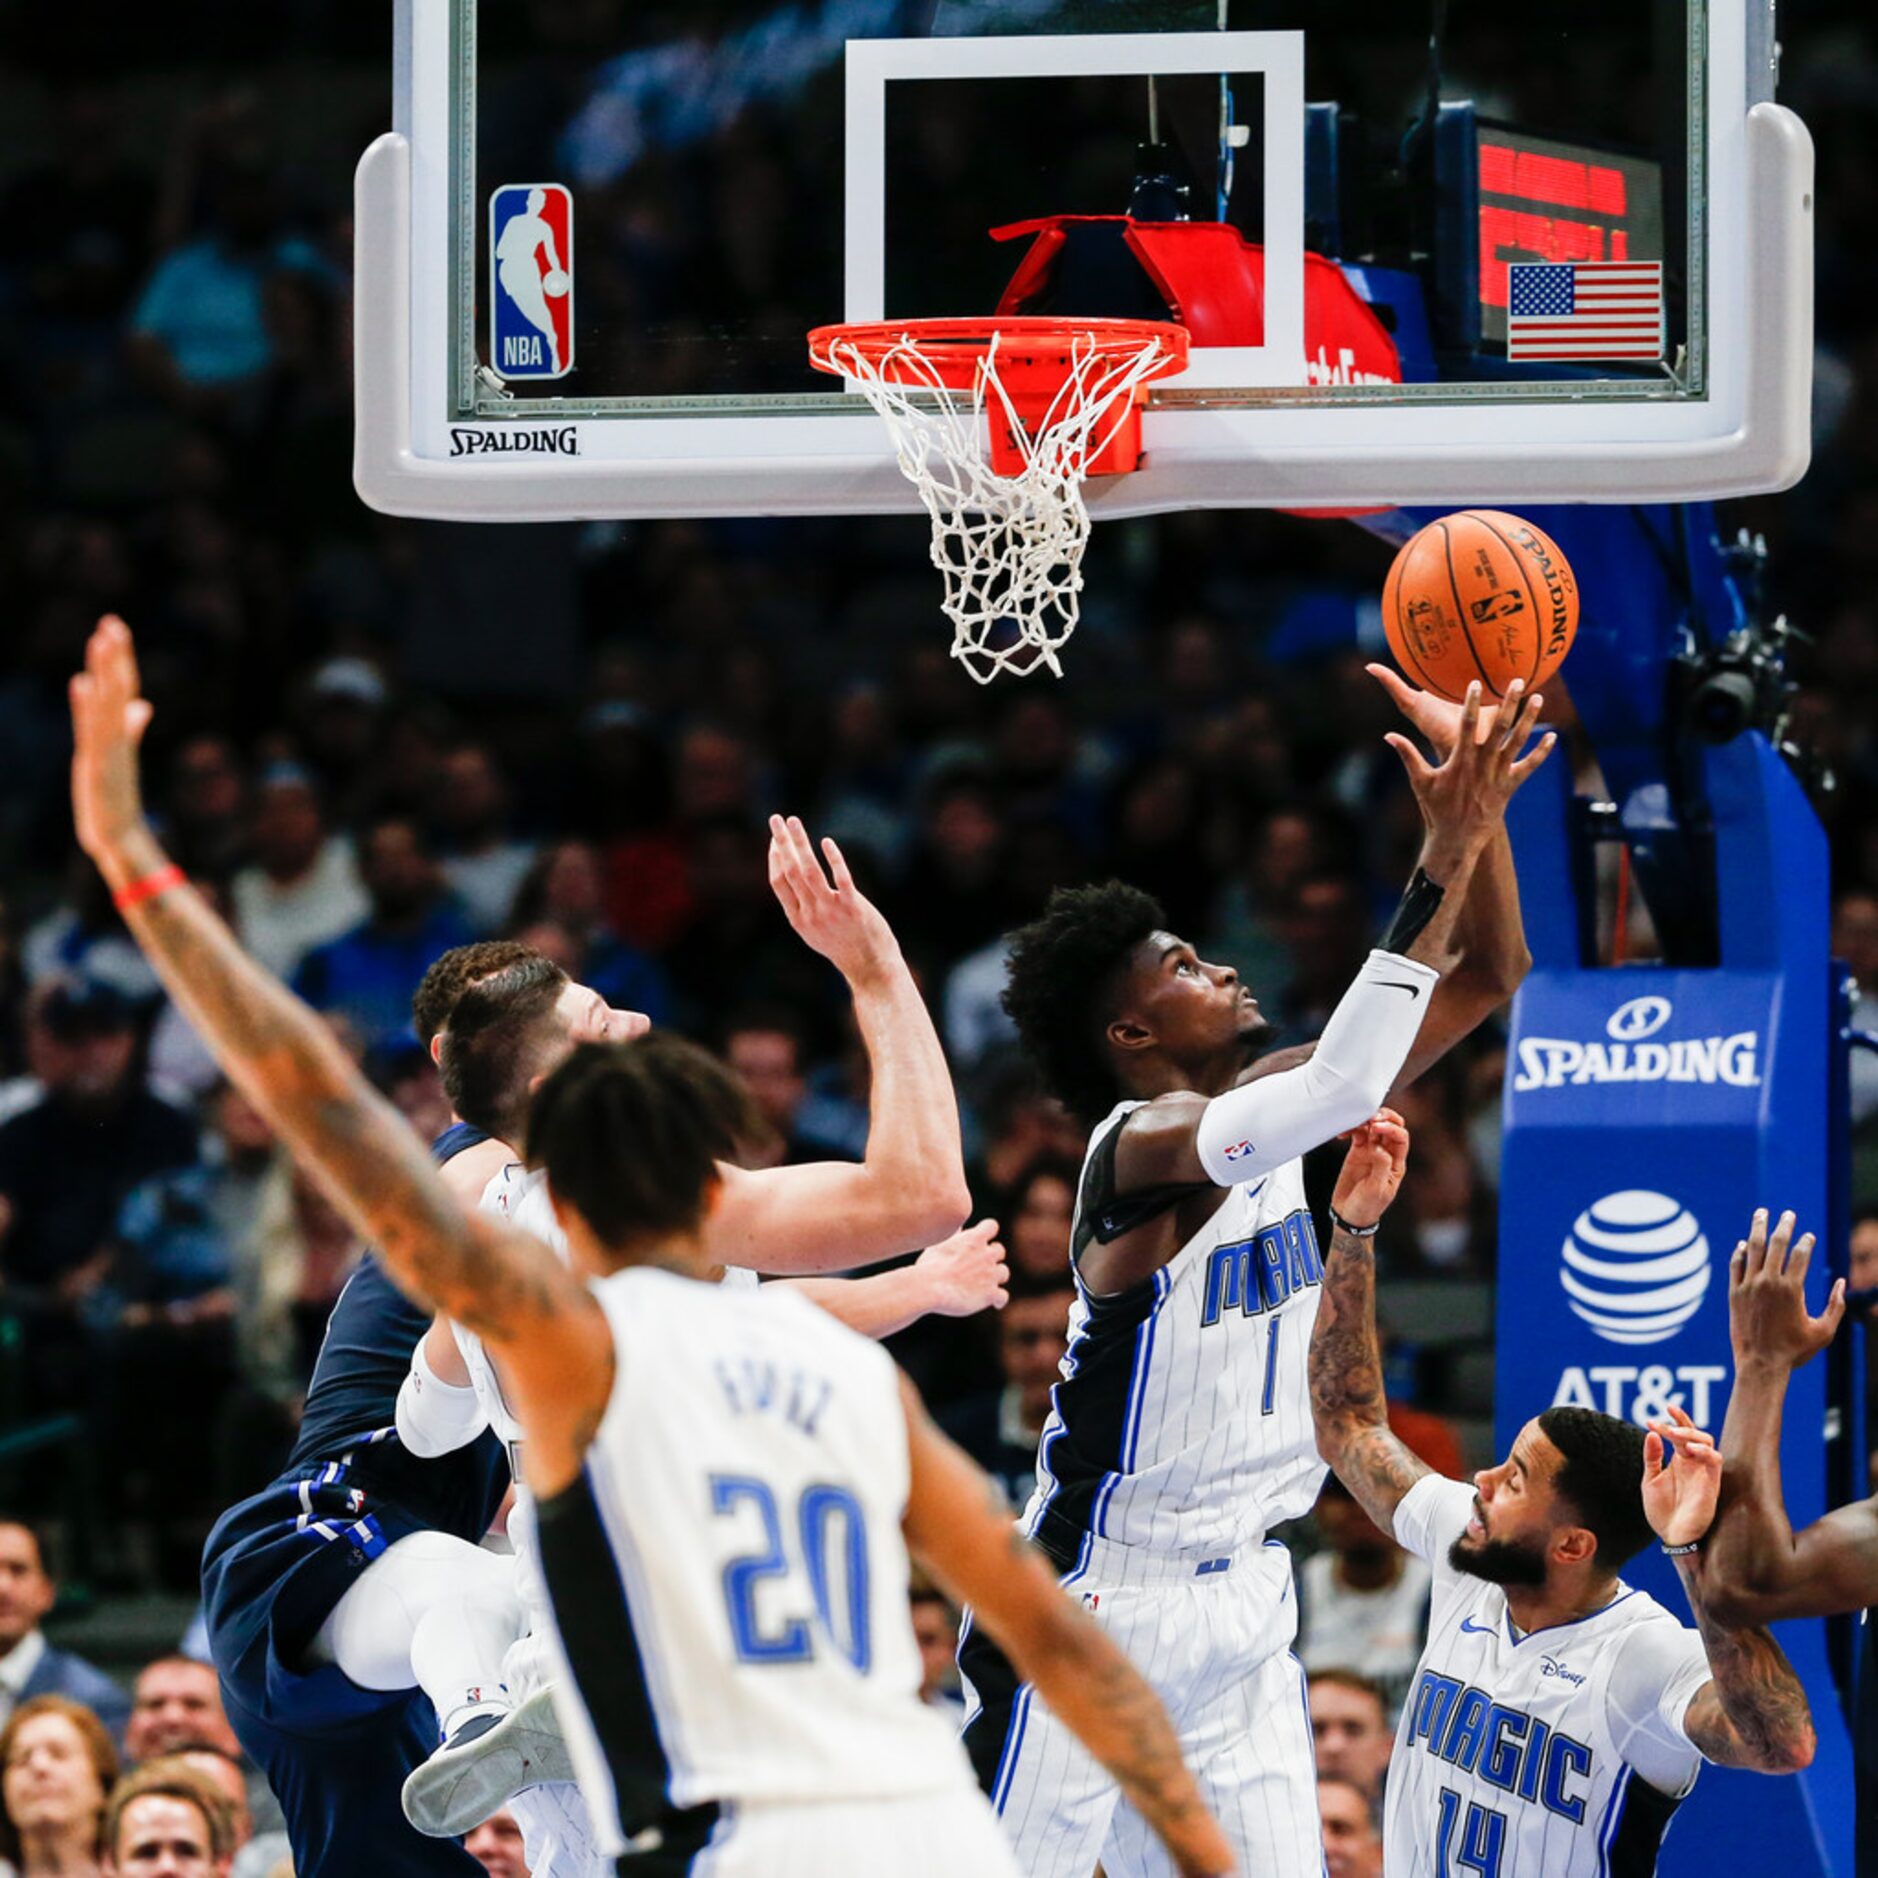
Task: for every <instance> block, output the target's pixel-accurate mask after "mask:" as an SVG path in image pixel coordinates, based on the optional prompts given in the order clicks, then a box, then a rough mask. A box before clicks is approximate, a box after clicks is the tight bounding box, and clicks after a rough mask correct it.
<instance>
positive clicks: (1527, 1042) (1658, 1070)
mask: <svg viewBox="0 0 1878 1878" xmlns="http://www.w3.org/2000/svg"><path fill="white" fill-rule="evenodd" d="M1674 1016H1675V1006H1674V1005H1673V1004H1671V1003H1670V1001H1669V999H1667V998H1665V997H1661V996H1658V995H1656V994H1655V993H1650V994H1647V995H1645V996H1643V997H1640V998H1628V999H1626V1000H1625V1001H1624V1002H1623V1003H1622V1004H1620V1005H1619V1006H1618V1007H1617V1009H1616V1010H1614V1011H1613V1012H1612V1013H1611V1015H1610V1016H1609V1018H1608V1019H1606V1021H1605V1025H1604V1035H1605V1037H1606V1038H1608V1039H1609V1041H1608V1042H1606V1041H1601V1040H1597V1039H1593V1040H1591V1041H1588V1042H1584V1041H1579V1040H1577V1039H1574V1038H1570V1037H1522V1038H1520V1040H1519V1046H1518V1068H1517V1069H1516V1070H1515V1072H1514V1075H1513V1088H1514V1089H1515V1091H1517V1092H1520V1093H1524V1092H1525V1091H1527V1090H1532V1089H1562V1088H1564V1087H1565V1086H1566V1085H1567V1084H1570V1085H1572V1086H1574V1087H1577V1086H1581V1085H1583V1084H1585V1083H1617V1082H1686V1083H1707V1084H1711V1085H1713V1084H1726V1085H1728V1086H1729V1087H1732V1088H1736V1089H1756V1088H1759V1087H1760V1081H1761V1068H1760V1046H1761V1039H1760V1032H1759V1031H1755V1030H1737V1031H1733V1032H1729V1033H1727V1034H1722V1033H1719V1032H1718V1033H1716V1034H1713V1035H1710V1036H1707V1037H1673V1038H1668V1039H1665V1040H1664V1041H1663V1042H1660V1043H1656V1042H1651V1041H1649V1039H1651V1038H1654V1037H1655V1036H1656V1033H1657V1032H1658V1031H1660V1030H1661V1029H1662V1028H1663V1026H1664V1025H1665V1024H1667V1023H1668V1022H1669V1021H1670V1019H1671V1018H1672V1017H1674Z"/></svg>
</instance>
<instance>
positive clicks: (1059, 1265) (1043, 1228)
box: [1004, 1155, 1082, 1284]
mask: <svg viewBox="0 0 1878 1878" xmlns="http://www.w3.org/2000/svg"><path fill="white" fill-rule="evenodd" d="M1081 1179H1082V1170H1081V1169H1080V1168H1079V1167H1078V1166H1077V1165H1076V1164H1075V1163H1074V1162H1073V1161H1065V1160H1058V1159H1056V1158H1054V1157H1052V1156H1048V1155H1046V1156H1044V1157H1043V1158H1042V1159H1040V1160H1037V1161H1035V1162H1033V1163H1032V1164H1031V1165H1030V1166H1029V1167H1027V1168H1025V1169H1024V1171H1023V1173H1022V1174H1021V1175H1020V1176H1019V1177H1018V1180H1017V1183H1016V1185H1015V1186H1013V1187H1012V1189H1011V1192H1010V1195H1009V1198H1008V1199H1007V1200H1006V1202H1005V1210H1004V1219H1005V1222H1006V1224H1007V1226H1008V1231H1007V1233H1006V1236H1005V1243H1006V1244H1007V1245H1008V1246H1009V1247H1010V1249H1011V1274H1012V1276H1013V1278H1016V1279H1018V1280H1019V1281H1020V1282H1028V1283H1031V1284H1048V1283H1052V1282H1060V1281H1062V1280H1063V1279H1065V1278H1067V1277H1068V1276H1069V1232H1070V1224H1071V1222H1072V1220H1073V1219H1074V1218H1075V1214H1076V1189H1077V1187H1078V1185H1079V1184H1080V1183H1081Z"/></svg>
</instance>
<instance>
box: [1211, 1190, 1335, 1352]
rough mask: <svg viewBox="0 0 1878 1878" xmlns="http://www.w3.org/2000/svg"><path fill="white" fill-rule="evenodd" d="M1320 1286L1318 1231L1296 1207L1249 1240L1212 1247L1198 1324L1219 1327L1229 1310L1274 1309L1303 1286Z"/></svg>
mask: <svg viewBox="0 0 1878 1878" xmlns="http://www.w3.org/2000/svg"><path fill="white" fill-rule="evenodd" d="M1323 1282H1324V1259H1323V1254H1322V1253H1321V1252H1319V1251H1318V1249H1317V1229H1316V1227H1315V1226H1314V1225H1313V1224H1312V1223H1311V1216H1310V1214H1309V1213H1307V1212H1304V1211H1303V1210H1302V1209H1300V1210H1299V1211H1298V1212H1296V1213H1292V1214H1289V1215H1287V1216H1286V1217H1285V1218H1284V1219H1282V1220H1279V1221H1277V1222H1276V1223H1275V1224H1273V1225H1270V1226H1266V1227H1263V1228H1261V1229H1260V1230H1259V1231H1258V1232H1256V1233H1254V1234H1253V1235H1252V1237H1251V1238H1249V1239H1235V1240H1233V1241H1231V1242H1230V1243H1228V1244H1226V1245H1217V1246H1215V1247H1214V1248H1213V1250H1212V1252H1211V1254H1210V1255H1209V1256H1208V1258H1207V1261H1206V1302H1205V1304H1204V1306H1203V1307H1202V1309H1201V1313H1200V1323H1201V1326H1202V1328H1204V1327H1206V1326H1208V1325H1211V1324H1217V1323H1218V1322H1219V1320H1220V1318H1221V1317H1222V1316H1224V1315H1225V1313H1226V1312H1228V1311H1242V1312H1244V1314H1245V1315H1246V1316H1247V1317H1256V1316H1258V1315H1259V1314H1260V1313H1261V1312H1263V1311H1275V1310H1276V1309H1277V1308H1278V1307H1279V1305H1281V1304H1283V1303H1284V1302H1285V1301H1286V1300H1287V1299H1288V1298H1291V1297H1294V1296H1295V1295H1296V1294H1297V1293H1298V1292H1300V1291H1302V1290H1304V1289H1305V1287H1306V1286H1308V1285H1321V1284H1322V1283H1323Z"/></svg>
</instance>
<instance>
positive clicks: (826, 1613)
mask: <svg viewBox="0 0 1878 1878" xmlns="http://www.w3.org/2000/svg"><path fill="white" fill-rule="evenodd" d="M745 1506H754V1507H755V1508H756V1510H757V1515H758V1517H759V1518H760V1519H761V1521H762V1523H763V1549H762V1550H761V1551H759V1552H747V1553H744V1554H743V1555H742V1556H740V1557H738V1558H734V1559H732V1560H731V1561H730V1563H729V1564H728V1565H726V1566H725V1567H724V1602H725V1604H726V1605H727V1606H728V1608H729V1611H730V1636H731V1642H732V1643H733V1645H734V1646H735V1648H736V1651H737V1660H738V1662H740V1663H756V1664H771V1663H807V1662H811V1661H813V1660H814V1657H815V1651H816V1632H817V1631H818V1630H819V1632H820V1634H821V1636H822V1637H823V1638H824V1639H825V1640H826V1641H827V1642H828V1643H830V1644H832V1645H833V1646H834V1648H835V1650H836V1651H837V1652H838V1653H839V1654H840V1655H842V1656H844V1657H846V1658H847V1660H848V1661H849V1662H850V1663H852V1664H853V1665H854V1667H855V1668H856V1669H857V1670H859V1671H860V1673H861V1674H862V1675H863V1676H865V1675H866V1674H867V1671H868V1668H869V1667H870V1665H871V1664H872V1662H873V1657H874V1649H873V1640H872V1638H871V1637H870V1636H869V1634H868V1623H867V1612H868V1599H867V1524H866V1520H865V1517H864V1516H863V1514H862V1512H861V1503H860V1501H858V1500H857V1499H856V1498H855V1497H854V1495H853V1494H851V1493H850V1492H849V1491H848V1490H847V1489H846V1488H845V1487H828V1486H814V1487H805V1488H804V1489H803V1491H802V1497H801V1498H800V1499H799V1500H798V1501H797V1502H796V1508H795V1513H796V1516H795V1519H794V1521H793V1526H794V1531H793V1533H792V1535H791V1536H792V1537H793V1538H794V1540H795V1541H796V1544H795V1548H794V1552H793V1556H792V1555H791V1553H790V1552H789V1551H788V1550H787V1549H786V1548H785V1546H784V1542H783V1529H782V1514H781V1509H780V1508H778V1506H777V1504H776V1496H775V1494H774V1493H773V1492H771V1490H770V1487H769V1483H768V1482H767V1481H762V1480H754V1479H752V1478H750V1477H749V1476H748V1475H744V1474H713V1475H712V1476H711V1511H712V1512H714V1513H716V1514H717V1515H718V1516H719V1517H720V1518H734V1517H735V1516H736V1515H737V1514H738V1512H739V1511H740V1510H741V1509H742V1508H743V1507H745ZM831 1567H837V1568H838V1570H839V1573H840V1578H841V1584H842V1588H843V1590H844V1592H845V1595H844V1596H843V1597H842V1599H841V1608H840V1609H837V1606H836V1596H835V1593H836V1584H835V1572H834V1571H833V1570H831V1569H830V1568H831ZM803 1578H806V1579H807V1580H808V1593H809V1600H810V1602H812V1605H813V1613H812V1614H811V1613H810V1612H808V1611H804V1612H803V1614H802V1615H801V1616H799V1617H798V1616H791V1617H784V1618H783V1619H782V1620H781V1621H780V1622H779V1623H777V1624H776V1625H775V1627H774V1628H773V1629H771V1630H768V1631H765V1630H764V1629H763V1628H762V1626H761V1624H760V1623H759V1621H758V1618H757V1614H756V1599H757V1592H758V1589H759V1587H761V1586H762V1585H764V1584H765V1583H767V1582H769V1581H770V1580H772V1579H780V1580H782V1582H783V1583H784V1584H785V1585H787V1586H789V1587H790V1588H791V1589H792V1590H796V1596H795V1597H794V1598H792V1599H787V1600H785V1602H787V1603H794V1604H797V1605H799V1604H800V1603H801V1602H802V1601H803V1600H802V1598H801V1595H800V1591H799V1589H797V1587H799V1586H800V1584H801V1581H802V1579H803Z"/></svg>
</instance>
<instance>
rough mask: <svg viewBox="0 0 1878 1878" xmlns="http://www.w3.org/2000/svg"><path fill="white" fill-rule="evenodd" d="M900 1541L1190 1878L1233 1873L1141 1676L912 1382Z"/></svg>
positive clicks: (904, 1389) (905, 1387)
mask: <svg viewBox="0 0 1878 1878" xmlns="http://www.w3.org/2000/svg"><path fill="white" fill-rule="evenodd" d="M900 1392H901V1395H902V1397H903V1399H904V1401H905V1404H906V1421H907V1446H908V1453H909V1458H910V1461H911V1480H910V1483H909V1487H908V1492H907V1503H906V1542H907V1548H908V1550H909V1551H911V1552H912V1554H913V1556H914V1558H915V1559H917V1560H918V1562H919V1563H920V1564H921V1565H922V1566H924V1567H925V1568H926V1570H927V1571H928V1572H930V1573H931V1574H932V1577H933V1578H934V1580H935V1581H936V1582H937V1583H938V1584H939V1585H940V1586H941V1588H942V1589H944V1590H945V1592H946V1593H947V1594H948V1595H949V1596H950V1597H952V1598H954V1599H955V1600H957V1601H958V1602H960V1603H969V1604H970V1605H971V1607H972V1615H973V1620H974V1621H975V1622H976V1623H979V1624H982V1625H983V1626H984V1628H985V1630H986V1631H987V1632H989V1634H990V1635H991V1637H992V1638H993V1640H994V1641H995V1642H996V1643H997V1645H998V1647H999V1648H1000V1649H1002V1650H1003V1651H1004V1653H1005V1655H1007V1656H1008V1657H1009V1658H1010V1659H1011V1663H1012V1666H1013V1667H1014V1668H1015V1669H1016V1671H1017V1673H1018V1675H1019V1676H1020V1677H1022V1678H1023V1680H1024V1681H1025V1682H1028V1683H1030V1684H1032V1685H1033V1686H1034V1687H1035V1689H1036V1691H1037V1693H1038V1694H1039V1695H1040V1696H1042V1697H1043V1699H1044V1701H1045V1702H1046V1703H1048V1704H1049V1707H1050V1710H1051V1712H1052V1713H1053V1714H1054V1715H1055V1716H1056V1717H1057V1719H1058V1720H1059V1721H1061V1722H1062V1723H1063V1724H1064V1725H1065V1726H1066V1727H1068V1728H1069V1729H1071V1730H1072V1731H1073V1732H1074V1733H1075V1735H1076V1737H1077V1738H1078V1739H1079V1740H1080V1741H1081V1742H1082V1744H1083V1746H1084V1747H1086V1748H1087V1749H1088V1750H1089V1752H1090V1753H1091V1754H1093V1755H1094V1756H1095V1758H1096V1759H1097V1760H1098V1761H1100V1762H1101V1763H1102V1765H1103V1766H1104V1767H1106V1768H1107V1769H1108V1771H1109V1772H1110V1773H1111V1774H1113V1775H1114V1776H1115V1778H1116V1780H1117V1781H1118V1782H1119V1783H1120V1785H1121V1789H1122V1791H1123V1792H1124V1793H1125V1794H1126V1795H1127V1796H1128V1799H1129V1801H1130V1803H1131V1804H1132V1805H1133V1806H1134V1808H1135V1810H1136V1811H1137V1812H1138V1813H1140V1815H1141V1817H1142V1818H1143V1819H1144V1820H1146V1821H1147V1823H1148V1825H1149V1826H1150V1827H1151V1828H1152V1829H1153V1831H1154V1833H1155V1835H1156V1836H1157V1837H1158V1838H1159V1839H1160V1841H1161V1843H1162V1844H1163V1845H1165V1846H1166V1847H1167V1850H1168V1852H1169V1853H1170V1854H1171V1856H1172V1858H1173V1861H1174V1866H1175V1869H1176V1870H1178V1871H1180V1872H1182V1873H1185V1874H1189V1875H1190V1878H1202V1875H1205V1878H1211V1875H1212V1874H1221V1873H1227V1872H1230V1871H1231V1870H1232V1869H1233V1862H1232V1853H1231V1850H1230V1848H1229V1847H1228V1846H1227V1844H1226V1839H1225V1835H1224V1834H1223V1833H1222V1832H1221V1831H1220V1829H1219V1825H1218V1822H1217V1821H1216V1820H1215V1819H1214V1818H1213V1816H1212V1814H1211V1813H1209V1812H1208V1811H1207V1810H1206V1802H1205V1801H1204V1800H1203V1799H1202V1798H1201V1796H1200V1789H1199V1787H1198V1785H1197V1784H1196V1783H1195V1781H1194V1778H1193V1775H1192V1774H1191V1773H1189V1772H1188V1770H1187V1765H1186V1763H1185V1762H1184V1761H1183V1760H1182V1759H1181V1755H1180V1738H1179V1736H1177V1735H1176V1734H1175V1733H1174V1726H1173V1723H1172V1722H1170V1721H1169V1720H1168V1719H1167V1711H1166V1710H1165V1709H1164V1708H1162V1706H1161V1703H1160V1698H1159V1697H1158V1696H1156V1695H1155V1693H1154V1691H1153V1690H1152V1689H1151V1688H1149V1686H1148V1684H1147V1682H1146V1681H1145V1679H1144V1678H1143V1677H1142V1675H1141V1672H1140V1671H1139V1670H1138V1669H1136V1668H1135V1666H1134V1665H1133V1664H1132V1663H1130V1662H1129V1660H1128V1659H1127V1657H1125V1656H1124V1655H1123V1654H1122V1653H1121V1651H1120V1650H1118V1649H1117V1648H1116V1647H1115V1645H1114V1644H1113V1643H1111V1642H1110V1641H1109V1639H1108V1638H1107V1636H1105V1635H1104V1634H1103V1632H1102V1631H1101V1630H1100V1629H1099V1628H1098V1627H1097V1626H1096V1624H1095V1622H1094V1621H1093V1620H1092V1619H1091V1618H1090V1617H1089V1616H1088V1615H1087V1613H1086V1612H1084V1611H1083V1609H1082V1608H1081V1606H1080V1605H1078V1604H1077V1603H1076V1602H1075V1600H1074V1599H1073V1598H1071V1597H1070V1596H1069V1594H1068V1593H1067V1592H1065V1591H1064V1589H1063V1587H1062V1586H1061V1585H1059V1584H1058V1583H1057V1581H1056V1577H1055V1575H1054V1573H1053V1572H1052V1571H1051V1569H1050V1567H1049V1565H1048V1563H1047V1562H1046V1561H1045V1559H1044V1557H1043V1555H1042V1554H1041V1553H1040V1552H1037V1551H1035V1550H1033V1549H1032V1547H1031V1546H1030V1545H1029V1544H1027V1543H1026V1541H1025V1540H1024V1539H1023V1537H1022V1536H1021V1535H1020V1534H1019V1533H1018V1531H1017V1529H1016V1527H1014V1526H1013V1525H1012V1524H1011V1516H1010V1512H1009V1510H1008V1508H1006V1506H1005V1504H1004V1498H1003V1495H1001V1494H1000V1493H999V1492H998V1490H997V1488H995V1487H994V1486H993V1485H992V1484H991V1482H990V1481H989V1480H988V1479H986V1477H985V1476H984V1474H982V1473H981V1472H980V1471H979V1470H978V1468H976V1467H975V1466H973V1464H972V1463H971V1462H970V1461H969V1460H968V1459H967V1458H966V1457H965V1455H964V1454H962V1453H961V1452H960V1451H959V1450H958V1449H957V1448H956V1447H954V1446H953V1445H952V1443H951V1442H950V1441H948V1440H947V1439H946V1438H945V1436H944V1435H942V1434H941V1433H940V1432H939V1430H938V1429H937V1428H935V1427H934V1426H933V1424H932V1421H931V1419H930V1418H929V1417H928V1416H927V1414H926V1410H925V1407H924V1406H923V1405H922V1403H921V1402H920V1399H919V1395H918V1393H917V1391H915V1389H914V1388H913V1386H912V1384H911V1383H909V1382H907V1381H905V1379H904V1378H902V1380H901V1386H900Z"/></svg>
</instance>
